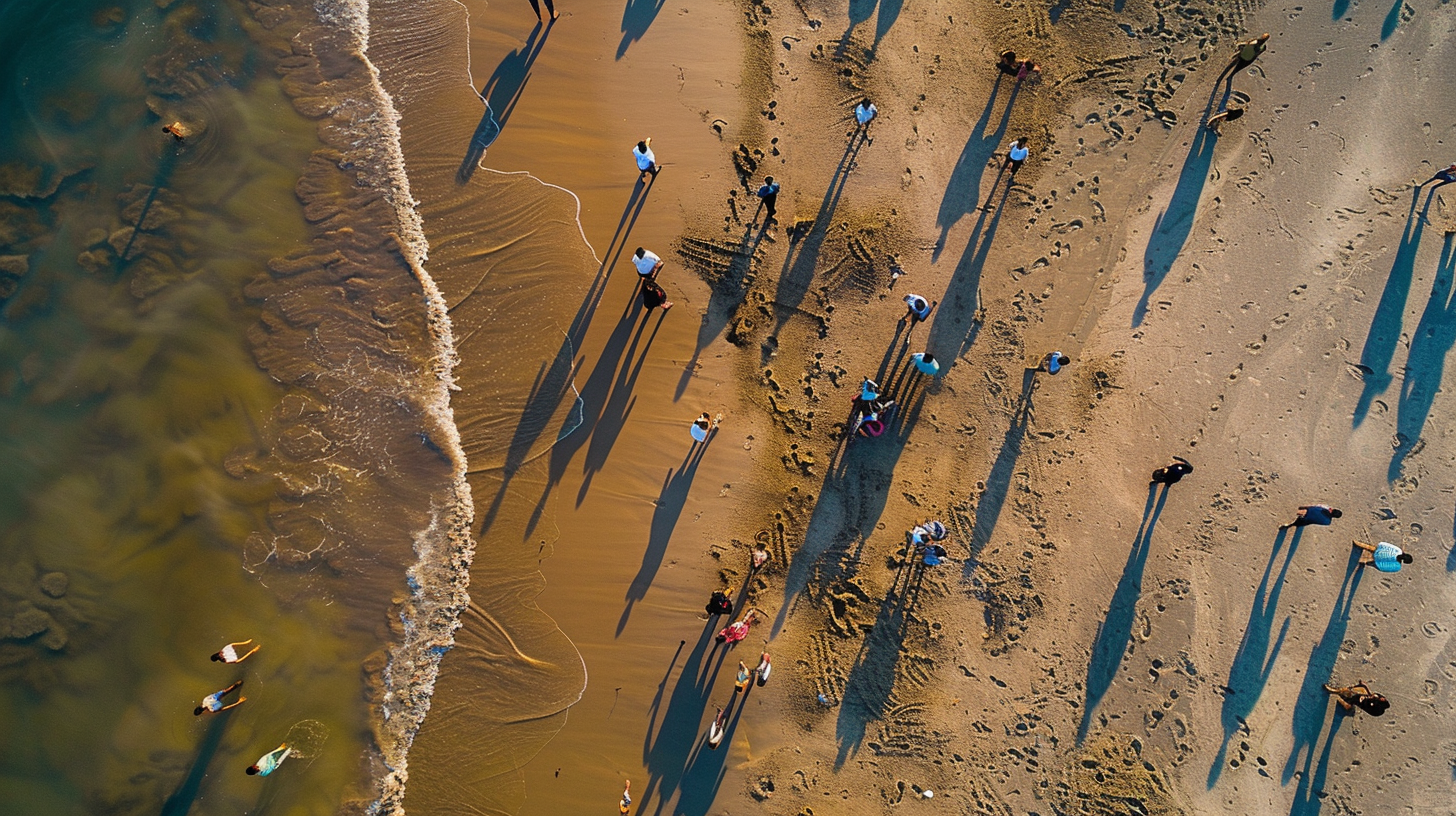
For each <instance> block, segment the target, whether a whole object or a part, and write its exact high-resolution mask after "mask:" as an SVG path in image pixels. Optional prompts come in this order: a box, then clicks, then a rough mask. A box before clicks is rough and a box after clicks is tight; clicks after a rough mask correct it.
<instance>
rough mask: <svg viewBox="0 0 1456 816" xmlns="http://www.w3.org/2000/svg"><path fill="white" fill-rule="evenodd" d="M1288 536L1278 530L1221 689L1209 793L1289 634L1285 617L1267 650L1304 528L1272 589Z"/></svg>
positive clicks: (1293, 541)
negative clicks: (1271, 580)
mask: <svg viewBox="0 0 1456 816" xmlns="http://www.w3.org/2000/svg"><path fill="white" fill-rule="evenodd" d="M1288 532H1289V531H1288V530H1280V531H1279V535H1278V536H1277V537H1275V539H1274V549H1273V550H1271V551H1270V553H1269V563H1268V564H1267V565H1266V566H1265V567H1264V577H1263V579H1261V580H1260V581H1259V588H1258V590H1256V591H1255V592H1254V605H1253V607H1252V608H1251V609H1249V622H1248V624H1247V625H1245V626H1244V637H1243V640H1241V641H1239V650H1238V651H1237V652H1235V653H1234V662H1233V664H1232V665H1231V666H1230V667H1229V679H1228V683H1227V684H1226V685H1225V687H1224V696H1223V710H1222V712H1221V713H1220V715H1219V720H1220V722H1222V723H1223V742H1222V743H1220V744H1219V746H1218V755H1217V756H1215V757H1214V758H1213V765H1211V766H1210V767H1209V769H1208V787H1209V789H1210V790H1211V789H1212V788H1213V786H1214V785H1216V784H1218V779H1219V777H1220V776H1221V775H1222V774H1223V768H1224V759H1225V758H1226V757H1227V756H1228V746H1229V742H1230V741H1232V740H1233V737H1234V733H1235V732H1237V731H1238V730H1239V728H1241V727H1242V726H1243V725H1244V720H1245V719H1246V718H1247V717H1248V716H1249V713H1250V712H1252V711H1253V710H1254V705H1255V704H1256V703H1258V702H1259V697H1260V696H1261V695H1262V694H1263V693H1264V686H1265V684H1267V683H1268V682H1269V674H1270V672H1272V671H1273V670H1274V661H1275V659H1277V658H1278V657H1279V650H1280V649H1281V648H1283V646H1284V637H1285V635H1287V634H1289V622H1290V616H1288V615H1285V616H1284V623H1283V625H1281V626H1280V627H1279V637H1278V638H1277V639H1276V640H1275V641H1274V648H1273V649H1272V650H1271V649H1270V648H1269V636H1270V635H1271V634H1272V633H1273V631H1274V618H1275V617H1276V613H1277V612H1278V610H1279V594H1280V593H1281V592H1282V591H1283V589H1284V578H1285V576H1287V575H1288V574H1289V565H1290V564H1291V563H1293V561H1294V551H1295V550H1297V549H1299V537H1300V534H1301V533H1302V532H1303V528H1299V527H1296V528H1295V529H1294V537H1293V538H1292V539H1291V540H1290V542H1289V550H1288V551H1286V552H1285V554H1284V563H1283V565H1281V566H1280V568H1279V577H1278V578H1276V579H1274V583H1273V584H1272V585H1271V584H1270V583H1269V577H1270V575H1272V574H1273V572H1274V562H1275V561H1277V560H1278V559H1279V551H1280V550H1281V549H1283V548H1284V537H1285V535H1286V534H1287V533H1288Z"/></svg>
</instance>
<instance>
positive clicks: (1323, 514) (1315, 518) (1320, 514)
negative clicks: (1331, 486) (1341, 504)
mask: <svg viewBox="0 0 1456 816" xmlns="http://www.w3.org/2000/svg"><path fill="white" fill-rule="evenodd" d="M1342 515H1344V513H1341V512H1340V511H1339V510H1336V509H1335V508H1333V507H1330V506H1329V505H1328V504H1310V505H1305V506H1304V507H1301V508H1299V512H1298V514H1296V515H1295V517H1294V521H1291V522H1289V523H1288V524H1281V525H1279V529H1281V530H1288V529H1289V528H1290V527H1305V526H1308V525H1310V524H1318V525H1320V526H1321V527H1328V526H1330V522H1331V521H1333V520H1335V519H1337V518H1339V517H1340V516H1342Z"/></svg>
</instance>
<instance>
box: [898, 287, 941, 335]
mask: <svg viewBox="0 0 1456 816" xmlns="http://www.w3.org/2000/svg"><path fill="white" fill-rule="evenodd" d="M905 307H906V309H907V310H908V311H907V312H906V314H905V317H904V318H902V319H905V320H909V321H910V325H911V326H912V327H913V326H914V325H915V324H916V323H923V322H924V321H925V320H926V319H927V318H929V317H930V312H931V311H932V310H933V309H934V308H935V304H934V303H931V302H930V301H928V300H926V299H925V298H924V297H922V296H920V295H914V294H911V295H906V296H905ZM906 342H909V341H908V340H907V341H906Z"/></svg>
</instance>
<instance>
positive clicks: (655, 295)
mask: <svg viewBox="0 0 1456 816" xmlns="http://www.w3.org/2000/svg"><path fill="white" fill-rule="evenodd" d="M642 306H643V307H644V308H646V309H647V311H649V312H650V311H652V310H653V309H656V308H657V307H658V306H661V307H662V310H663V311H664V312H665V311H667V310H668V309H671V308H672V301H670V300H668V299H667V292H666V291H664V290H663V288H662V287H661V286H658V285H657V281H655V280H644V281H643V282H642Z"/></svg>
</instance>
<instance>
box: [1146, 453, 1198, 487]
mask: <svg viewBox="0 0 1456 816" xmlns="http://www.w3.org/2000/svg"><path fill="white" fill-rule="evenodd" d="M1192 472H1193V466H1192V465H1190V464H1188V460H1187V459H1184V458H1183V457H1181V456H1174V457H1173V462H1172V463H1171V464H1169V465H1166V466H1164V467H1160V468H1158V469H1157V470H1155V471H1153V480H1152V481H1153V484H1166V485H1175V484H1178V482H1179V481H1180V480H1182V478H1183V477H1184V476H1187V475H1188V474H1190V473H1192Z"/></svg>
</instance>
